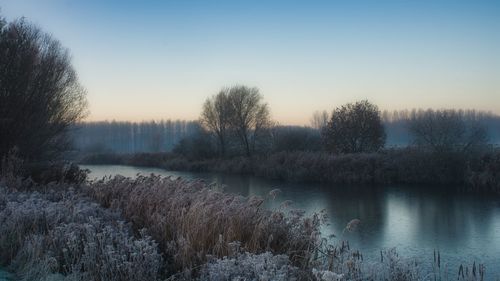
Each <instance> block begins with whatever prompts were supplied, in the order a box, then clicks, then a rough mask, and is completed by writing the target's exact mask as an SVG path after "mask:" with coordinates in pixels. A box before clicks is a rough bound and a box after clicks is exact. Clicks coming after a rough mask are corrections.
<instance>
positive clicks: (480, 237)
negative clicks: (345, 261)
mask: <svg viewBox="0 0 500 281" xmlns="http://www.w3.org/2000/svg"><path fill="white" fill-rule="evenodd" d="M82 167H83V168H87V169H89V170H90V171H91V174H90V176H91V177H92V178H101V177H103V176H106V175H116V174H120V175H124V176H128V177H134V176H136V175H137V174H138V173H139V174H143V175H148V174H151V173H154V174H160V175H165V176H174V177H183V178H186V179H203V180H205V181H206V182H208V183H216V184H217V186H219V187H220V186H222V188H223V189H224V191H225V192H231V193H237V194H241V195H244V196H252V195H260V196H265V195H267V194H268V193H269V191H271V190H273V189H275V188H279V189H281V191H282V193H281V194H280V195H279V196H278V197H277V198H276V199H275V200H274V201H270V202H268V206H269V207H271V208H272V207H277V206H279V204H280V203H281V202H282V201H285V200H292V201H293V202H294V204H293V206H294V207H295V208H300V209H303V210H305V211H306V212H308V213H312V212H317V211H320V210H322V209H326V210H327V213H328V215H329V217H330V220H329V221H330V225H328V226H327V227H326V229H325V230H324V231H325V232H330V233H333V234H336V235H337V236H341V237H343V238H345V239H348V240H349V241H350V243H351V245H352V246H354V247H356V248H359V249H360V250H361V251H362V252H363V254H364V256H365V259H366V258H367V259H378V257H379V255H380V254H379V251H380V250H381V249H386V248H391V247H396V248H397V249H398V252H399V253H400V254H401V255H402V256H407V257H417V258H418V259H420V260H421V261H424V260H426V261H432V256H433V251H434V249H436V250H439V251H440V252H441V258H442V259H441V260H442V261H445V262H447V263H448V264H449V268H450V273H451V272H452V273H453V274H455V272H456V271H455V268H458V265H459V264H460V263H472V261H476V262H478V261H479V262H480V263H483V264H484V265H485V267H486V272H487V274H488V276H489V278H487V280H489V279H490V278H492V277H493V276H492V275H495V276H500V200H499V199H498V198H490V197H484V196H471V195H464V194H458V193H456V194H454V193H451V194H450V192H440V191H438V189H436V188H432V187H402V186H388V187H366V186H365V187H356V186H335V187H334V186H325V185H319V184H296V183H284V182H279V181H270V180H264V179H259V178H256V177H249V176H236V175H221V174H207V173H190V172H173V171H165V170H162V169H155V168H142V167H129V166H111V165H102V166H82ZM354 218H357V219H360V220H361V225H360V227H359V229H358V230H357V231H356V232H353V233H344V234H343V235H342V230H343V229H344V227H345V225H346V224H347V223H348V222H349V221H350V220H351V219H354ZM427 264H428V262H427ZM451 269H453V270H451ZM450 276H455V275H450Z"/></svg>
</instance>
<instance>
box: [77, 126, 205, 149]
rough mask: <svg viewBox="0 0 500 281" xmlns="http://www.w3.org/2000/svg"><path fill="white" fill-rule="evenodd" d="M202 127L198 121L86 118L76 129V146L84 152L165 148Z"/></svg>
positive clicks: (172, 145) (170, 146) (171, 146)
mask: <svg viewBox="0 0 500 281" xmlns="http://www.w3.org/2000/svg"><path fill="white" fill-rule="evenodd" d="M198 131H199V125H198V123H197V122H195V121H185V120H161V121H149V122H117V121H111V122H109V121H101V122H82V123H79V124H77V125H76V126H75V127H74V129H73V130H72V137H73V140H74V144H75V148H76V150H79V151H81V152H84V153H105V152H114V153H135V152H165V151H170V150H172V149H173V147H174V146H175V145H177V143H179V141H180V140H181V139H184V138H187V137H189V136H191V135H193V134H194V133H196V132H198Z"/></svg>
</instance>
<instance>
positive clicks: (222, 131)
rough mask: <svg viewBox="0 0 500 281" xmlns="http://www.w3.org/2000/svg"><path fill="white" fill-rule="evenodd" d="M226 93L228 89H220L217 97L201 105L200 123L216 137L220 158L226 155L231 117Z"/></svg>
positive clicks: (208, 99)
mask: <svg viewBox="0 0 500 281" xmlns="http://www.w3.org/2000/svg"><path fill="white" fill-rule="evenodd" d="M228 92H229V89H222V90H221V91H220V92H219V93H218V94H217V95H215V96H212V97H210V98H207V100H206V101H205V103H204V104H203V109H202V112H201V117H200V123H201V124H202V125H203V126H204V127H205V128H206V129H207V130H208V131H209V132H211V133H213V134H214V135H215V136H216V137H217V140H218V144H219V153H220V155H221V156H224V155H225V153H226V143H227V137H228V133H229V129H230V125H231V122H230V121H231V117H232V111H231V106H230V103H229V99H228Z"/></svg>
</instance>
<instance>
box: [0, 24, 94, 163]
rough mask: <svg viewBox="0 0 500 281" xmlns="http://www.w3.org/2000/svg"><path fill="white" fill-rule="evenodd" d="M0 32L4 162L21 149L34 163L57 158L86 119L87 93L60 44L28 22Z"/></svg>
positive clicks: (0, 145) (3, 27)
mask: <svg viewBox="0 0 500 281" xmlns="http://www.w3.org/2000/svg"><path fill="white" fill-rule="evenodd" d="M0 28H1V29H0V135H1V136H2V137H1V138H0V157H1V156H3V155H6V154H7V152H8V151H9V150H10V149H12V148H13V147H17V148H18V149H19V152H20V154H21V156H23V157H25V158H27V159H30V160H42V159H48V158H52V157H54V156H55V155H57V154H58V153H59V152H61V151H63V150H65V149H66V148H68V145H69V140H68V138H67V132H68V129H69V128H70V126H72V125H73V124H75V122H77V121H78V120H81V119H82V118H83V117H84V116H85V114H86V106H87V103H86V92H85V90H84V89H83V87H82V86H80V84H79V83H78V79H77V75H76V72H75V70H74V69H73V67H72V65H71V62H70V56H69V52H68V50H67V49H65V48H63V47H62V46H61V44H60V43H59V42H58V41H57V40H55V39H54V38H52V37H51V36H50V35H48V34H46V33H44V32H42V31H41V30H40V29H39V28H38V27H36V26H34V25H32V24H29V23H27V22H26V21H25V20H23V19H21V20H16V21H14V22H11V23H8V24H6V23H5V22H4V23H3V24H0Z"/></svg>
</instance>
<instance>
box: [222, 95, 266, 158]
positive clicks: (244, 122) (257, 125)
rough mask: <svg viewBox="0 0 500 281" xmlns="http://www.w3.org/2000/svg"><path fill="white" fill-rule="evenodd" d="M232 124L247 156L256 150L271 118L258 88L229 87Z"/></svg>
mask: <svg viewBox="0 0 500 281" xmlns="http://www.w3.org/2000/svg"><path fill="white" fill-rule="evenodd" d="M228 100H229V104H230V106H231V110H230V112H231V118H230V121H231V126H232V128H233V129H234V131H235V132H236V134H237V136H238V137H239V139H240V141H241V143H242V146H243V148H244V150H245V153H246V155H247V156H250V155H251V154H252V152H253V151H254V150H255V145H256V143H257V140H258V138H259V137H260V136H261V135H262V134H263V132H264V131H266V130H267V129H268V128H269V127H270V125H271V120H270V116H269V107H268V106H267V104H266V103H263V102H262V96H261V94H260V93H259V89H257V88H249V87H245V86H234V87H232V88H230V89H229V92H228Z"/></svg>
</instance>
